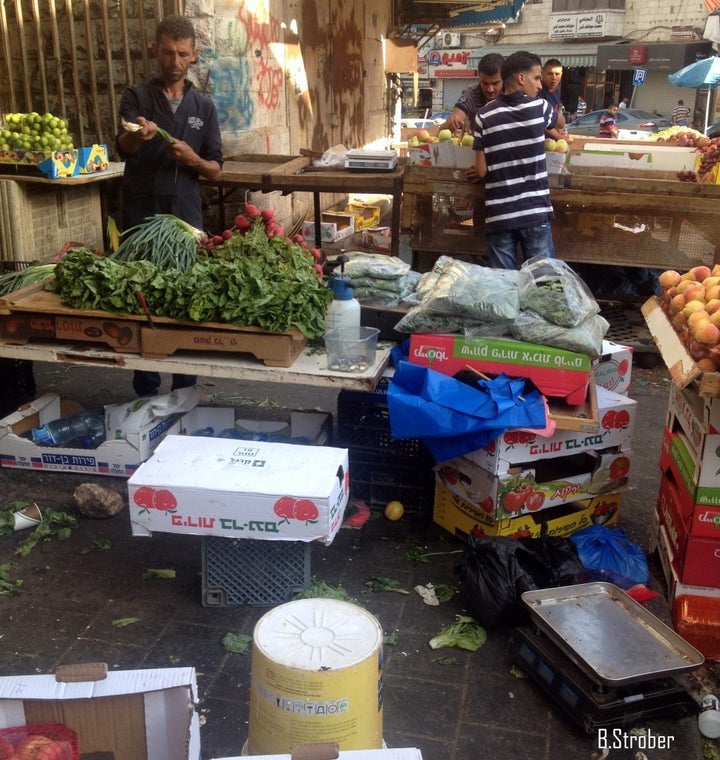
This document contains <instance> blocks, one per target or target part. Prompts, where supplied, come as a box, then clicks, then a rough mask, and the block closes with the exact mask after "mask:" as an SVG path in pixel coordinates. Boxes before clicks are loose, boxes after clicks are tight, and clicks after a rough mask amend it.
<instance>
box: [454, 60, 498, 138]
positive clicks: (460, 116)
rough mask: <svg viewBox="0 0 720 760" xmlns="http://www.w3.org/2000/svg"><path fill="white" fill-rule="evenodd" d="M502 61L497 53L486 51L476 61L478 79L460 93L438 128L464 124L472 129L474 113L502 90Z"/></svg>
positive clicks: (456, 128)
mask: <svg viewBox="0 0 720 760" xmlns="http://www.w3.org/2000/svg"><path fill="white" fill-rule="evenodd" d="M502 62H503V57H502V56H501V55H500V54H499V53H488V54H487V55H484V56H483V57H482V58H481V59H480V60H479V61H478V81H477V82H476V83H475V84H474V85H471V86H470V87H466V88H465V89H464V90H463V91H462V92H461V93H460V97H459V98H458V100H457V103H455V106H454V108H453V112H452V113H451V114H450V116H449V117H448V119H447V121H446V122H445V123H444V124H443V125H442V126H441V127H440V129H451V130H453V131H457V130H459V129H462V128H463V127H464V126H465V125H466V124H469V125H470V128H471V129H472V125H473V122H474V120H475V114H476V113H477V112H478V111H479V110H480V109H481V108H482V107H483V106H484V105H486V104H487V103H489V102H490V101H491V100H494V99H495V98H496V97H497V96H498V95H499V94H500V92H501V91H502V77H501V75H500V67H501V66H502Z"/></svg>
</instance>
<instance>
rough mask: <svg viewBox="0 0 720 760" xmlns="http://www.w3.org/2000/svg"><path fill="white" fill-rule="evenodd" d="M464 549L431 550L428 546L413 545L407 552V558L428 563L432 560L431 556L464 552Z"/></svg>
mask: <svg viewBox="0 0 720 760" xmlns="http://www.w3.org/2000/svg"><path fill="white" fill-rule="evenodd" d="M462 552H463V550H462V549H454V550H453V551H447V552H429V551H427V547H426V546H413V548H412V549H410V550H409V551H407V552H405V558H406V559H409V560H411V561H412V562H419V563H421V564H424V565H427V564H428V563H429V562H430V557H439V556H441V555H443V554H462Z"/></svg>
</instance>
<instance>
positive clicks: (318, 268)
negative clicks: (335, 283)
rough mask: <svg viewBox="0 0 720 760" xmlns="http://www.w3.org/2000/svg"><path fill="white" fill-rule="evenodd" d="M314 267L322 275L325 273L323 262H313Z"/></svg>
mask: <svg viewBox="0 0 720 760" xmlns="http://www.w3.org/2000/svg"><path fill="white" fill-rule="evenodd" d="M313 269H314V270H315V271H316V272H317V273H318V274H319V275H320V277H322V275H323V268H322V264H313Z"/></svg>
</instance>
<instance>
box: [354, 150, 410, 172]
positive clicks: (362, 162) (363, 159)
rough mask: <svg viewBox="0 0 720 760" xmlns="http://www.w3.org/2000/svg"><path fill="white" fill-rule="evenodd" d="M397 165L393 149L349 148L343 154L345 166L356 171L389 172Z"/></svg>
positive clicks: (396, 157)
mask: <svg viewBox="0 0 720 760" xmlns="http://www.w3.org/2000/svg"><path fill="white" fill-rule="evenodd" d="M397 165H398V156H397V153H396V152H395V151H394V150H362V149H355V150H349V151H348V152H347V153H346V154H345V168H346V169H355V170H356V171H371V172H391V171H392V170H393V169H394V168H395V167H396V166H397Z"/></svg>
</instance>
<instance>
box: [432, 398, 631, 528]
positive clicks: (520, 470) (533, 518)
mask: <svg viewBox="0 0 720 760" xmlns="http://www.w3.org/2000/svg"><path fill="white" fill-rule="evenodd" d="M596 393H597V403H598V413H599V420H600V423H599V425H598V427H597V430H595V431H593V432H588V431H575V430H560V429H558V430H556V431H555V433H554V434H553V435H552V436H550V437H543V436H541V435H539V434H538V433H537V432H535V431H532V430H509V431H507V432H505V433H503V434H502V435H500V436H498V437H497V438H496V439H494V440H493V441H491V442H490V443H489V444H488V445H487V446H485V447H484V448H483V449H479V450H477V451H473V452H471V453H469V454H466V455H465V456H462V457H457V458H456V459H452V460H449V461H446V462H442V463H440V464H438V465H437V466H436V468H435V472H436V491H435V504H434V510H433V518H434V521H435V522H436V523H437V524H438V525H440V526H441V527H443V528H445V529H446V530H448V531H450V532H451V533H453V534H455V535H458V536H460V537H465V536H466V535H467V534H468V533H470V532H471V531H472V532H475V533H476V534H485V535H494V536H538V535H540V533H541V531H542V530H543V529H545V530H547V532H548V533H549V534H550V535H569V534H570V533H572V532H574V531H575V530H579V529H580V528H583V527H586V526H587V525H590V524H592V523H599V524H611V523H614V522H616V521H617V519H618V517H619V509H620V492H621V491H622V489H623V488H624V487H625V485H626V483H627V481H628V475H629V471H630V464H631V458H632V451H631V439H632V433H633V429H634V426H635V419H636V416H637V402H636V401H634V400H633V399H630V398H628V397H627V396H624V395H622V394H620V393H615V392H614V391H610V390H608V389H607V388H603V387H602V386H597V387H596Z"/></svg>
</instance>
